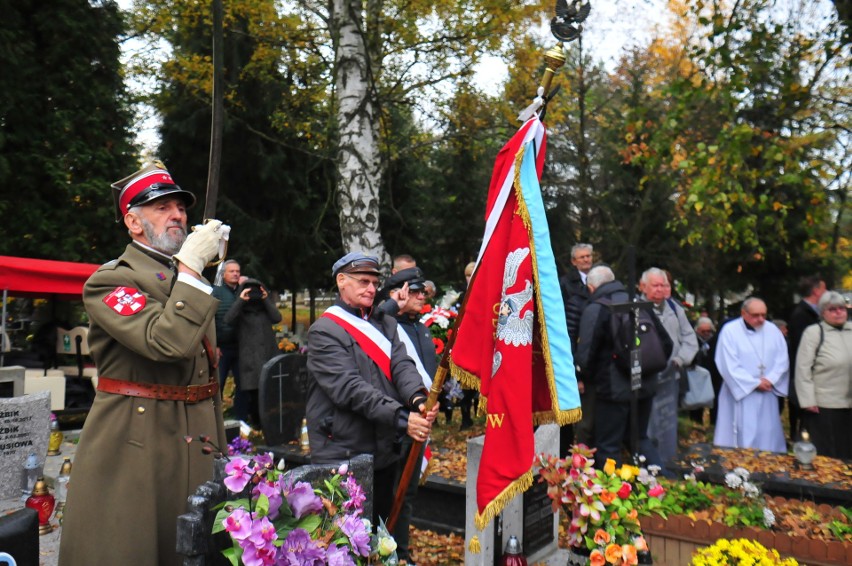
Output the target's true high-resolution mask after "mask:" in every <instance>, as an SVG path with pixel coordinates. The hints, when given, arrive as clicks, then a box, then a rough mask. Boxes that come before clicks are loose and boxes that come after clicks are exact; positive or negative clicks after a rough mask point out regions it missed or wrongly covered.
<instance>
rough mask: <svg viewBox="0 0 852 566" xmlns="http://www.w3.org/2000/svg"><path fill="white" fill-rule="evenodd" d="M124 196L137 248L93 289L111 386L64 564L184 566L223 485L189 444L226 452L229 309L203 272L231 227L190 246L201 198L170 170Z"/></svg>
mask: <svg viewBox="0 0 852 566" xmlns="http://www.w3.org/2000/svg"><path fill="white" fill-rule="evenodd" d="M113 188H114V196H115V197H116V220H117V221H118V220H123V222H124V225H125V226H126V227H127V230H128V232H129V234H130V237H131V238H132V240H133V241H132V242H131V243H130V244H129V245H128V246H127V248H126V250H125V252H124V254H122V255H121V257H119V258H118V259H117V260H115V261H111V262H109V263H107V264H105V265H103V266H102V267H101V268H100V269H98V270H97V271H96V272H95V273H94V274H93V275H92V277H91V278H90V279H89V280H88V281H87V282H86V285H85V288H84V290H83V301H84V303H85V307H86V311H87V313H88V315H89V319H90V328H89V346H90V348H91V351H92V356H93V357H94V360H95V362H96V364H97V367H98V373H99V377H98V385H97V395H96V397H95V401H94V404H93V405H92V409H91V411H90V412H89V415H88V418H87V419H86V424H85V426H84V428H83V431H82V433H81V436H80V446H79V449H78V450H77V455H76V458H75V460H74V480H73V482H72V484H71V485H70V486H69V490H68V501H67V505H66V512H65V519H64V523H63V534H62V540H61V546H60V551H59V563H60V564H61V565H63V566H78V565H79V566H82V565H85V566H92V565H104V566H107V565H109V566H115V565H117V564H133V565H134V566H164V565H170V564H174V565H177V564H181V563H182V560H181V559H180V557H179V556H178V555H177V553H176V551H175V543H176V529H177V517H178V516H179V515H181V514H183V513H185V512H186V500H187V497H188V496H189V495H191V494H192V493H193V492H194V491H195V489H196V487H197V486H199V485H201V484H202V483H204V482H205V481H207V480H209V479H211V478H212V475H213V460H212V458H211V457H210V456H209V455H204V454H202V452H201V447H200V446H199V445H198V444H197V443H192V444H188V443H187V441H186V440H185V437H192V438H197V437H198V436H199V435H202V434H204V435H209V436H210V437H211V438H212V439H214V440H215V441H217V442H218V443H219V446H224V443H225V434H224V426H223V423H222V410H221V398H220V396H219V393H218V389H219V386H218V380H217V378H216V374H215V365H216V364H215V361H216V360H215V351H216V350H215V327H214V324H213V317H214V315H215V313H216V307H217V305H218V301H217V300H216V299H214V298H213V297H212V296H211V294H210V293H211V290H212V288H211V287H210V285H208V284H207V282H206V281H205V280H204V279H203V278H202V276H201V272H202V270H203V269H204V266H205V265H206V264H207V262H208V261H210V260H211V259H213V258H214V257H216V255H217V254H218V252H219V245H220V241H221V240H222V239H226V238H227V233H228V231H229V230H230V228H229V227H227V226H224V225H222V223H221V222H219V221H218V220H211V221H209V222H208V223H207V224H205V225H204V226H202V227H200V228H199V229H198V230H196V231H195V232H193V233H192V234H191V235H189V236H188V237H187V214H186V210H187V208H189V207H190V206H192V205H193V204H194V203H195V197H194V196H193V194H192V193H190V192H187V191H184V190H182V189H181V188H180V187H178V186H177V185H176V184H175V183H174V181H173V180H172V178H171V175H169V173H168V171H167V170H166V169H165V167H164V166H163V165H162V164H161V163H154V164H150V165H148V166H146V167H145V168H143V169H141V170H140V171H137V172H136V173H134V174H133V175H130V176H129V177H126V178H124V179H122V180H121V181H118V182H116V183H115V184H113ZM172 266H176V271H177V275H176V276H175V274H174V272H173V271H172Z"/></svg>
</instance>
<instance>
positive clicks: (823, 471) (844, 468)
mask: <svg viewBox="0 0 852 566" xmlns="http://www.w3.org/2000/svg"><path fill="white" fill-rule="evenodd" d="M713 454H715V455H717V456H719V457H720V462H719V463H720V464H722V465H723V466H724V467H725V468H727V469H729V470H732V469H734V468H737V467H742V468H745V469H746V470H748V471H750V472H752V473H754V472H763V473H766V474H777V475H782V476H784V477H789V478H790V479H793V480H806V481H809V482H811V483H815V484H819V485H828V484H830V485H831V487H835V488H838V489H844V490H850V489H852V468H850V466H849V464H847V463H846V462H844V461H843V460H837V459H835V458H826V457H825V456H817V457H816V458H814V461H813V468H814V469H812V470H803V469H800V468H799V467H798V466H797V465H796V464H795V459H794V457H793V456H791V455H789V454H777V453H775V452H760V451H757V450H747V449H743V448H739V449H737V448H725V449H723V450H720V449H714V450H713Z"/></svg>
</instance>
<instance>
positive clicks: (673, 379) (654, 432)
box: [648, 368, 680, 467]
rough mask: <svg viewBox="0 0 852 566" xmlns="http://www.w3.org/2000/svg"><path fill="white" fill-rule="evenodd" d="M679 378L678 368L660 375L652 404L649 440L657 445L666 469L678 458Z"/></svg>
mask: <svg viewBox="0 0 852 566" xmlns="http://www.w3.org/2000/svg"><path fill="white" fill-rule="evenodd" d="M679 376H680V374H679V372H678V370H677V369H676V368H674V369H672V370H671V371H669V370H666V371H663V372H661V373H660V374H659V376H658V378H657V392H656V393H655V394H654V400H653V401H652V404H651V419H650V421H649V422H648V438H649V439H650V440H651V442H653V443H654V445H656V447H657V454H658V455H659V456H660V461H661V462H662V464H663V465H664V466H666V467H670V466H671V462H672V461H673V460H674V459H675V457H676V456H677V410H678V400H679V397H680V386H679V384H678V378H679Z"/></svg>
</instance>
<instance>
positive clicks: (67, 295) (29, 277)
mask: <svg viewBox="0 0 852 566" xmlns="http://www.w3.org/2000/svg"><path fill="white" fill-rule="evenodd" d="M99 267H100V265H96V264H94V263H74V262H70V261H53V260H48V259H29V258H24V257H11V256H0V291H4V290H5V291H8V292H9V294H10V295H23V296H56V297H58V298H61V299H79V298H80V297H81V296H82V294H83V284H84V283H85V282H86V280H87V279H88V278H89V277H90V276H91V275H92V273H94V272H95V270H96V269H97V268H99Z"/></svg>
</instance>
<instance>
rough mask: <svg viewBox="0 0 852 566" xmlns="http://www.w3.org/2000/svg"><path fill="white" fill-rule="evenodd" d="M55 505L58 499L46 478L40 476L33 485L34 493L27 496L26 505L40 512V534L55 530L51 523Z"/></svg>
mask: <svg viewBox="0 0 852 566" xmlns="http://www.w3.org/2000/svg"><path fill="white" fill-rule="evenodd" d="M54 505H56V499H54V497H53V496H52V495H51V494H50V490H49V489H47V484H46V483H45V482H44V478H38V479H37V480H36V483H35V486H34V487H33V493H32V495H30V496H29V497H28V498H27V502H26V506H27V507H29V508H30V509H35V510H36V512H38V533H39V534H40V535H46V534H48V533H50V532H53V526H52V525H51V524H50V516H51V515H53V507H54Z"/></svg>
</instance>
